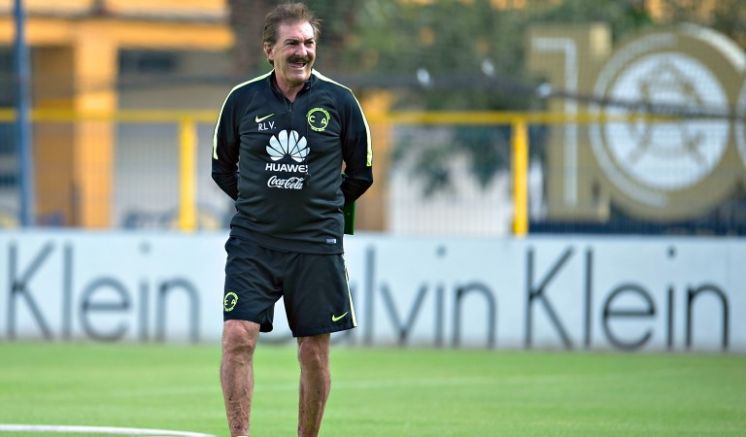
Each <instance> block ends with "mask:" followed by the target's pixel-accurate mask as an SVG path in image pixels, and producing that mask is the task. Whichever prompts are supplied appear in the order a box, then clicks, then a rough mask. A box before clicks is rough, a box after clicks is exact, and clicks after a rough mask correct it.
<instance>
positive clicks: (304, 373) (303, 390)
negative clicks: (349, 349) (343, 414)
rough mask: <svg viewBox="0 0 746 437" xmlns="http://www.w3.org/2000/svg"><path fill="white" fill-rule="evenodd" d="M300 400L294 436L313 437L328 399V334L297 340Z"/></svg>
mask: <svg viewBox="0 0 746 437" xmlns="http://www.w3.org/2000/svg"><path fill="white" fill-rule="evenodd" d="M298 361H299V362H300V399H299V401H298V436H299V437H315V436H317V435H318V434H319V429H321V419H322V418H323V416H324V406H325V405H326V400H327V398H328V397H329V390H330V387H331V377H330V375H329V334H323V335H317V336H314V337H300V338H298Z"/></svg>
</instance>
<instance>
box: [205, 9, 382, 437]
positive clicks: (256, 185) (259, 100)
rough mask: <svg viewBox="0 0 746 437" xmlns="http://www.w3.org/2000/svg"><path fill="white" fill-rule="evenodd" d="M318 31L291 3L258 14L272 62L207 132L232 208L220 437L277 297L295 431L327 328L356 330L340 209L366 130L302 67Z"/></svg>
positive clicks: (317, 409) (362, 156)
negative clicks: (292, 383) (286, 339)
mask: <svg viewBox="0 0 746 437" xmlns="http://www.w3.org/2000/svg"><path fill="white" fill-rule="evenodd" d="M318 37H319V21H318V20H317V19H316V18H315V17H314V15H313V13H312V12H311V11H310V10H309V9H307V8H306V6H305V5H303V4H301V3H294V4H281V5H279V6H277V7H276V8H275V9H273V10H272V11H271V12H270V13H269V14H267V16H266V18H265V23H264V33H263V48H264V54H265V55H266V57H267V60H268V61H269V63H270V64H271V65H272V66H273V70H272V71H271V72H269V73H267V74H265V75H262V76H260V77H257V78H255V79H252V80H250V81H248V82H245V83H242V84H240V85H238V86H236V87H235V88H233V90H231V92H230V93H229V94H228V97H227V98H226V100H225V102H224V103H223V107H222V109H221V112H220V117H219V118H218V123H217V126H216V128H215V136H214V147H213V155H212V176H213V179H214V180H215V181H216V182H217V184H218V185H219V186H220V188H221V189H222V190H223V191H225V192H226V193H227V194H228V195H229V196H231V197H232V198H233V199H234V200H235V201H236V210H237V212H236V214H235V216H234V217H233V219H232V221H231V232H230V237H229V239H228V242H227V243H226V252H227V254H228V258H227V261H226V267H225V273H226V278H225V289H224V299H223V305H224V308H223V310H224V311H223V315H224V325H223V356H222V363H221V369H220V376H221V384H222V388H223V396H224V400H225V409H226V413H227V416H228V425H229V428H230V432H231V435H232V436H248V435H249V415H250V414H249V413H250V409H251V398H252V388H253V373H252V356H253V353H254V349H255V347H256V343H257V338H258V337H259V333H260V332H268V331H271V330H272V321H273V309H274V304H275V302H276V301H277V300H278V299H279V298H280V297H282V298H283V302H284V305H285V311H286V313H287V314H286V315H287V318H288V323H289V325H290V329H291V330H292V333H293V336H295V337H297V343H298V360H299V363H300V398H299V412H298V435H299V436H315V435H317V434H318V432H319V428H320V426H321V419H322V417H323V413H324V406H325V404H326V400H327V397H328V395H329V390H330V375H329V336H330V333H331V332H335V331H341V330H346V329H351V328H353V327H355V326H356V320H355V310H354V308H353V306H352V299H351V296H350V292H349V288H348V284H347V272H346V269H345V265H344V260H343V258H342V253H343V245H342V236H343V226H344V219H343V213H342V211H343V208H344V207H349V206H351V205H352V204H353V202H354V201H355V200H356V199H357V198H358V197H359V196H360V195H361V194H363V192H365V191H366V190H367V189H368V187H370V185H371V184H372V183H373V175H372V170H371V160H372V156H371V145H370V132H369V129H368V126H367V122H366V120H365V117H364V116H363V113H362V110H361V108H360V105H359V103H358V101H357V100H356V99H355V97H354V96H353V94H352V92H351V91H350V90H349V89H348V88H346V87H344V86H342V85H340V84H338V83H336V82H333V81H332V80H330V79H328V78H326V77H325V76H323V75H321V74H320V73H318V72H316V71H315V70H313V65H314V61H315V60H316V43H317V40H318ZM343 169H344V174H342V170H343Z"/></svg>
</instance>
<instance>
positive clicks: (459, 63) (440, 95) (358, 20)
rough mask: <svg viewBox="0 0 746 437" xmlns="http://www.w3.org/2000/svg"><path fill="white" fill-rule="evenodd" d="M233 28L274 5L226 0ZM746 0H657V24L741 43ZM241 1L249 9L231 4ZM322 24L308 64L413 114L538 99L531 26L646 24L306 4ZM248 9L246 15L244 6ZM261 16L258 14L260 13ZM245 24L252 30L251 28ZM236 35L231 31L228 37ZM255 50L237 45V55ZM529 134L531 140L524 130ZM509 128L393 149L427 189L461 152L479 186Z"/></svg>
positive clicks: (628, 4)
mask: <svg viewBox="0 0 746 437" xmlns="http://www.w3.org/2000/svg"><path fill="white" fill-rule="evenodd" d="M228 1H229V2H230V4H231V5H232V8H231V11H232V12H234V11H235V12H241V11H243V12H242V13H243V14H244V15H243V18H241V17H235V16H234V18H233V19H232V21H231V22H232V23H234V29H236V30H237V31H239V30H241V29H242V27H241V23H242V22H244V23H247V22H251V23H255V22H256V21H257V20H253V21H251V18H250V17H249V16H248V15H247V14H250V13H254V14H256V13H257V11H259V12H262V13H266V12H264V11H265V10H268V8H269V7H270V6H272V5H273V4H275V3H277V2H272V1H269V0H257V1H250V0H228ZM745 2H746V0H719V1H718V2H714V4H715V6H714V7H713V8H712V9H711V10H708V11H704V12H703V9H702V8H701V5H702V4H704V3H710V4H712V3H713V2H698V1H694V0H663V4H664V7H665V8H667V9H666V11H667V13H668V15H667V17H668V19H667V20H666V21H667V22H666V23H665V24H668V23H669V22H678V21H689V22H695V23H700V24H704V25H708V26H711V27H714V28H715V29H716V30H720V31H721V32H723V33H725V34H726V35H728V36H730V37H732V38H733V39H735V40H736V41H741V42H743V41H744V40H746V38H744V35H746V30H745V28H744V25H743V23H744V22H746V16H744V15H745V14H746V4H745ZM242 3H243V4H251V5H253V6H252V7H251V8H247V7H243V8H241V7H239V6H240V5H241V4H242ZM306 3H307V4H308V5H309V6H310V7H311V8H312V9H313V10H314V11H316V12H317V15H318V16H319V17H320V18H321V19H322V36H321V41H320V45H319V49H318V61H317V62H318V64H317V65H318V67H319V69H322V70H324V71H325V72H328V73H329V74H332V75H334V76H337V77H339V78H341V79H342V80H343V81H346V82H348V83H351V84H352V85H356V86H358V87H366V88H375V89H394V90H396V96H397V101H396V102H395V107H396V108H399V109H401V108H414V109H423V110H451V111H455V110H504V109H512V110H520V109H527V108H539V107H541V106H542V105H543V102H542V101H540V100H537V99H536V98H535V96H534V94H533V93H531V92H530V91H531V90H532V87H533V86H534V85H535V83H533V82H532V80H531V79H530V78H529V77H528V76H527V74H526V70H525V68H524V59H523V53H524V35H525V32H526V29H527V28H528V26H529V25H532V24H537V23H548V24H552V23H554V24H572V23H591V22H604V23H608V24H609V26H610V27H611V29H612V34H613V37H614V38H615V39H620V38H623V37H625V36H626V35H629V34H630V33H633V32H637V31H639V30H640V29H642V28H644V27H646V26H651V25H655V23H653V21H652V19H651V17H650V16H649V15H648V13H647V11H646V9H645V8H644V2H643V1H642V0H562V1H559V2H557V1H552V0H533V1H530V2H527V6H526V8H523V9H498V8H495V7H493V5H492V3H493V2H492V1H490V0H441V1H438V0H433V1H430V2H426V1H393V0H390V1H389V0H307V1H306ZM252 8H253V9H252ZM262 17H263V15H262ZM252 25H253V26H255V25H256V24H252ZM237 36H239V34H237ZM249 48H250V49H251V50H258V48H256V47H251V45H250V44H248V45H246V47H239V50H248V49H249ZM531 134H532V136H537V135H541V134H542V132H540V131H536V130H534V131H532V133H531ZM509 137H510V131H509V129H508V128H507V127H499V128H486V127H485V128H475V127H469V128H454V130H453V135H452V136H450V137H449V138H448V140H447V141H442V143H437V144H429V145H428V147H410V145H411V143H409V142H407V141H403V142H401V144H402V145H404V147H403V148H401V149H399V150H396V151H395V152H396V155H395V157H399V158H402V157H405V156H406V155H407V154H408V153H415V154H417V155H418V156H416V157H415V162H416V168H417V171H416V172H415V173H416V174H417V175H419V177H421V178H423V180H424V182H425V183H424V184H423V186H426V187H429V188H428V190H429V191H430V192H436V191H438V190H440V189H443V188H447V187H448V186H449V184H450V182H451V175H450V173H449V172H450V170H449V168H450V166H449V159H450V157H451V156H452V154H453V153H465V154H466V155H467V156H469V162H470V168H471V171H472V173H473V175H474V176H475V177H476V179H477V181H478V182H479V183H480V184H481V185H483V186H486V185H487V184H489V182H490V181H491V180H492V179H493V177H494V176H495V174H496V172H497V171H499V170H500V169H501V168H505V167H507V166H508V165H509V163H508V161H509V152H508V150H509V149H508V142H509Z"/></svg>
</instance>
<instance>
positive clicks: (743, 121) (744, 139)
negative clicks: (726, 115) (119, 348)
mask: <svg viewBox="0 0 746 437" xmlns="http://www.w3.org/2000/svg"><path fill="white" fill-rule="evenodd" d="M737 111H738V112H737V113H736V117H738V118H737V120H736V141H737V144H738V153H739V154H740V155H741V162H743V165H744V167H746V81H744V83H743V88H741V92H740V93H739V94H738V108H737Z"/></svg>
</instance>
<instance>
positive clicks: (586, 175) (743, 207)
mask: <svg viewBox="0 0 746 437" xmlns="http://www.w3.org/2000/svg"><path fill="white" fill-rule="evenodd" d="M216 116H217V114H216V113H213V112H185V111H120V112H117V113H115V114H92V113H88V114H81V113H71V112H54V111H35V112H33V114H32V120H33V124H34V132H42V134H40V135H36V138H35V143H36V144H37V145H38V143H39V142H40V141H47V142H51V143H52V145H53V146H54V143H55V142H56V141H60V142H61V144H60V146H59V147H60V148H64V147H68V148H69V150H70V151H71V153H80V152H79V151H76V150H75V148H74V145H72V146H71V145H70V144H67V145H65V144H62V143H64V142H65V141H66V140H64V138H68V139H69V138H71V137H70V135H69V131H70V130H74V129H75V128H76V126H80V125H81V124H86V123H87V124H91V123H103V124H106V125H108V126H110V127H111V128H112V132H113V134H112V136H113V146H112V149H113V150H112V151H111V159H110V160H108V161H107V160H104V161H100V160H99V161H97V160H95V159H92V160H88V161H86V162H91V163H97V162H98V163H100V164H101V166H100V167H99V168H96V165H94V166H92V167H91V168H84V169H69V168H65V167H68V166H74V165H76V164H75V163H76V161H75V160H69V159H67V158H64V157H62V158H60V156H61V155H59V154H51V155H49V156H46V155H40V154H39V153H37V154H36V155H35V158H36V159H35V163H36V164H37V166H36V168H37V171H36V173H35V178H36V179H40V178H42V177H44V178H47V179H50V178H51V180H52V182H49V181H47V183H46V185H45V184H41V185H40V184H37V190H42V189H44V186H50V183H51V184H54V181H55V180H57V179H59V183H60V184H62V183H71V181H72V183H74V182H75V180H76V176H75V174H84V175H86V177H87V178H88V179H87V182H86V183H88V184H92V185H105V184H109V185H110V187H109V189H100V190H99V191H96V190H93V191H91V190H89V194H88V197H87V198H85V199H81V196H82V195H80V194H79V193H80V192H82V191H76V189H73V190H70V191H69V192H65V193H68V194H69V198H68V199H62V200H60V199H56V202H51V201H49V200H47V201H46V202H48V203H49V204H50V205H51V204H54V205H63V206H61V207H59V208H58V209H59V210H55V209H54V208H50V207H49V205H47V206H46V207H45V205H37V208H36V209H37V216H36V222H37V223H38V224H39V225H42V226H73V227H76V226H82V227H90V226H86V225H85V224H82V223H81V220H79V217H78V215H79V212H77V211H79V210H81V209H82V208H84V207H85V206H86V205H84V203H85V202H87V203H89V204H92V205H93V206H94V207H98V208H104V209H105V210H106V211H107V215H108V220H107V222H106V223H105V225H103V226H96V227H104V228H117V229H180V230H182V231H193V230H197V229H217V228H223V227H226V226H227V224H228V221H229V219H230V216H231V214H232V212H233V207H232V204H231V201H230V199H228V197H227V196H225V195H224V194H223V193H222V192H220V191H219V189H218V188H217V187H216V186H215V185H214V183H213V182H212V180H211V176H210V160H209V156H210V155H211V148H212V134H213V126H214V120H215V119H216ZM13 120H14V114H13V112H12V111H10V110H0V142H1V143H2V147H0V226H2V227H5V228H7V227H13V226H17V223H18V220H17V214H18V203H19V199H18V180H17V166H16V165H15V148H14V147H13V138H12V135H11V131H12V123H13ZM369 122H370V124H371V127H372V129H373V131H374V147H375V148H376V149H375V150H374V155H375V157H376V161H375V162H376V164H375V165H376V167H378V168H377V169H376V170H377V181H376V185H378V186H379V191H378V194H374V195H372V196H378V199H373V200H375V201H377V202H378V203H377V205H380V206H381V208H382V209H383V211H378V213H380V214H381V216H382V220H381V221H380V222H379V223H377V224H374V225H367V228H368V229H367V230H382V231H385V232H390V233H394V234H430V235H433V234H435V235H464V236H485V235H511V234H513V235H525V234H527V233H637V234H656V233H666V234H708V235H712V234H718V235H743V234H746V230H745V229H744V228H745V227H746V195H744V189H743V187H744V186H746V171H745V170H744V167H745V166H746V164H744V162H746V160H744V157H743V156H741V155H739V151H738V148H737V146H736V145H735V144H736V142H735V141H731V143H733V144H730V143H729V145H728V146H727V147H726V148H722V147H720V146H718V145H717V144H715V143H714V142H713V141H707V140H708V138H712V137H716V136H718V135H721V136H722V135H723V133H722V132H721V131H722V129H724V128H725V129H727V130H728V132H729V133H728V134H727V135H732V132H736V131H737V129H735V125H736V124H737V123H738V122H739V120H729V121H726V122H725V123H726V124H727V126H725V127H724V126H723V125H722V123H721V122H719V121H715V122H713V121H709V122H707V121H704V122H703V121H701V120H695V119H680V118H678V119H674V118H670V117H669V118H665V117H652V116H648V115H645V114H626V115H624V116H616V117H612V116H609V115H598V114H584V115H574V116H568V115H566V114H551V113H517V112H510V113H508V112H399V113H386V114H382V115H374V116H369ZM729 123H730V124H729ZM568 129H571V130H573V131H574V135H575V138H578V140H577V141H576V142H577V144H575V147H574V148H573V149H572V150H571V151H570V152H572V153H570V152H568V149H570V148H569V147H568V142H567V140H566V139H567V135H566V132H567V130H568ZM682 129H683V130H685V131H687V132H689V133H692V135H693V136H692V138H693V139H694V140H696V141H699V142H697V143H696V144H693V143H692V141H694V140H691V139H690V141H689V142H687V141H685V139H682V137H681V135H682V134H681V131H682ZM594 136H595V139H594ZM610 136H613V138H614V141H616V142H617V143H619V141H620V140H619V139H620V138H622V139H626V143H625V144H626V145H622V146H620V145H619V144H615V145H614V147H616V149H614V148H612V147H611V146H609V143H610V142H611V140H608V139H607V138H610ZM61 138H62V139H61ZM599 138H601V140H604V139H606V141H605V142H604V141H601V140H598V139H599ZM646 138H647V139H648V140H650V138H652V140H650V141H653V143H652V144H643V145H640V144H636V143H635V141H637V140H640V139H646ZM633 140H635V141H633ZM72 141H74V139H73V140H72ZM650 141H649V142H650ZM627 143H628V144H627ZM54 147H56V146H54ZM43 150H45V151H47V153H49V152H48V151H49V150H50V145H49V144H47V145H46V147H45V148H44V149H43ZM89 153H90V152H89ZM55 159H61V161H60V162H59V163H55V161H54V160H55ZM45 160H46V161H47V162H46V163H42V161H45ZM604 160H606V161H604ZM50 161H51V162H50ZM41 172H46V173H50V172H59V175H56V174H51V175H50V174H44V175H43V174H40V173H41ZM71 172H72V173H73V175H72V176H71V175H70V173H71ZM76 172H77V173H76ZM615 172H616V173H615ZM92 175H100V179H96V177H94V176H92ZM615 178H616V179H615ZM620 180H621V181H628V182H629V183H630V184H631V186H632V188H631V190H630V189H628V188H629V187H624V186H619V185H618V184H619V181H620ZM640 181H642V182H640ZM645 182H647V183H648V185H647V186H645V185H644V183H645ZM52 186H53V185H52ZM97 188H101V187H97ZM569 188H572V189H573V190H574V196H575V197H574V198H571V196H569V195H568V192H570V191H568V190H569ZM646 188H649V190H648V191H645V189H646ZM78 189H80V190H83V189H82V188H80V187H78ZM634 190H636V192H635V191H634ZM628 191H629V192H632V193H633V194H634V193H636V194H639V195H640V196H641V198H642V200H640V199H636V198H635V197H634V196H633V195H630V194H629V192H628ZM90 193H99V194H98V195H99V197H96V195H95V194H90ZM68 194H65V196H68ZM65 196H63V197H65ZM645 196H648V197H651V198H655V197H656V196H658V197H661V198H665V197H666V196H668V197H667V198H666V201H668V202H669V203H668V204H667V205H666V204H663V205H662V206H661V205H647V204H645V202H644V201H645V199H646V198H645ZM40 197H41V198H42V200H39V201H38V202H40V203H41V202H43V201H44V200H43V199H44V196H40ZM367 197H368V195H366V196H364V197H363V198H362V199H361V200H360V202H361V206H362V207H363V208H360V209H359V211H363V213H365V211H366V209H365V204H366V202H370V201H371V199H368V198H367ZM48 198H49V196H47V199H48ZM568 199H570V200H572V202H568ZM371 210H372V208H370V207H369V208H368V211H371ZM364 223H365V222H363V229H361V230H366V225H365V224H364Z"/></svg>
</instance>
